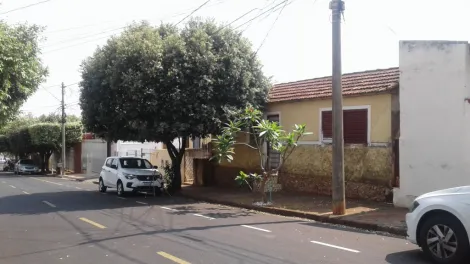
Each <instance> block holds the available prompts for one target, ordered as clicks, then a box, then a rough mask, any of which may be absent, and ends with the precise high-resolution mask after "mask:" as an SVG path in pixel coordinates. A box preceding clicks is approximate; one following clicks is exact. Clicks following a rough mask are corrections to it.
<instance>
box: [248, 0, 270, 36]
mask: <svg viewBox="0 0 470 264" xmlns="http://www.w3.org/2000/svg"><path fill="white" fill-rule="evenodd" d="M274 3H276V0H272V1H271V3H269V4H266V5H265V6H264V7H263V8H261V9H259V8H258V9H259V12H258V15H259V14H260V13H261V12H263V10H264V9H266V8H267V7H268V6H270V5H272V4H274ZM252 23H253V21H251V22H250V23H249V24H248V26H246V28H245V29H243V31H245V30H247V29H248V28H249V27H250V26H251V24H252ZM243 31H242V32H243Z"/></svg>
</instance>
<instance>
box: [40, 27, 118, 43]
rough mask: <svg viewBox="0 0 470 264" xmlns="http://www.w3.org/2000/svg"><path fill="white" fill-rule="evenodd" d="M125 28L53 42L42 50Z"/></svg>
mask: <svg viewBox="0 0 470 264" xmlns="http://www.w3.org/2000/svg"><path fill="white" fill-rule="evenodd" d="M124 28H126V26H123V27H118V28H113V29H110V30H105V31H101V32H98V33H93V34H85V35H81V37H78V38H77V36H76V37H74V38H70V39H66V40H62V41H58V42H53V43H51V44H47V45H43V46H42V47H41V48H47V47H51V46H55V45H58V44H62V43H67V42H73V41H76V40H80V39H86V38H90V37H94V36H98V35H102V34H105V33H109V32H113V31H116V30H120V29H124Z"/></svg>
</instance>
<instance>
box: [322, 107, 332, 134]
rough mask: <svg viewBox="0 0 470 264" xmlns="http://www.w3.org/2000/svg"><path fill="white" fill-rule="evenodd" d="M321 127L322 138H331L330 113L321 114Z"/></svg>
mask: <svg viewBox="0 0 470 264" xmlns="http://www.w3.org/2000/svg"><path fill="white" fill-rule="evenodd" d="M321 127H322V133H323V138H332V137H333V115H332V113H331V111H323V112H321Z"/></svg>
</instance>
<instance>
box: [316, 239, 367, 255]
mask: <svg viewBox="0 0 470 264" xmlns="http://www.w3.org/2000/svg"><path fill="white" fill-rule="evenodd" d="M310 242H312V243H314V244H317V245H322V246H325V247H332V248H336V249H341V250H345V251H349V252H353V253H360V251H358V250H355V249H350V248H345V247H340V246H336V245H332V244H327V243H323V242H320V241H310Z"/></svg>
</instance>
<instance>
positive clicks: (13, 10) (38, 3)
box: [0, 0, 51, 15]
mask: <svg viewBox="0 0 470 264" xmlns="http://www.w3.org/2000/svg"><path fill="white" fill-rule="evenodd" d="M50 1H51V0H44V1H41V2H37V3H34V4H30V5H26V6H22V7H18V8H15V9H11V10H8V11H6V12H3V13H0V15H4V14H8V13H11V12H15V11H18V10H23V9H26V8H30V7H32V6H36V5H40V4H44V3H47V2H50Z"/></svg>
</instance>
